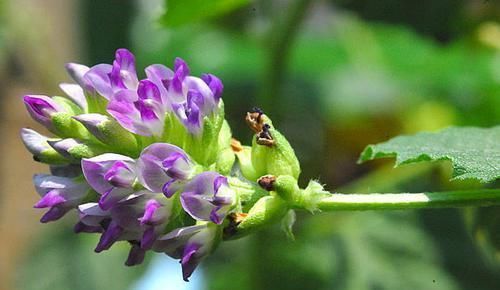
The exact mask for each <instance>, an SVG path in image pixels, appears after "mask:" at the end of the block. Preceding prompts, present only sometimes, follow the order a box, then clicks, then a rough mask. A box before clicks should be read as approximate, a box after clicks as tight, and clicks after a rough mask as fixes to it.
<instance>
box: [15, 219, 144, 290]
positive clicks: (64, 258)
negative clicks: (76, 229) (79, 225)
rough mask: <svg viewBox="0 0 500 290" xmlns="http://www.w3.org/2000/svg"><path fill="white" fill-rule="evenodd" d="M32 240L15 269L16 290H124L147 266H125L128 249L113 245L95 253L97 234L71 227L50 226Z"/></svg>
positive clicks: (120, 244)
mask: <svg viewBox="0 0 500 290" xmlns="http://www.w3.org/2000/svg"><path fill="white" fill-rule="evenodd" d="M48 227H51V229H44V231H42V232H41V233H39V234H37V235H36V236H34V237H33V240H32V242H33V248H32V250H31V251H30V253H29V255H27V260H26V261H25V263H24V265H23V267H20V268H19V269H18V270H17V285H18V288H17V289H20V290H31V289H33V290H35V289H36V290H67V289H71V290H80V289H81V290H87V289H108V290H114V289H116V290H124V289H128V288H129V287H130V286H131V285H132V284H133V282H134V281H135V280H136V279H137V278H139V277H140V275H141V274H142V272H143V271H144V270H145V269H146V267H147V264H148V263H147V261H148V259H147V260H146V261H145V263H144V264H142V265H140V266H136V267H126V266H125V265H124V262H125V260H126V259H127V255H128V249H129V246H128V245H127V243H126V242H120V243H117V244H115V245H114V246H113V247H112V248H111V249H110V250H108V251H105V252H102V253H100V254H96V253H95V252H94V251H93V249H94V247H95V245H96V244H97V240H98V237H99V236H98V235H95V234H94V235H92V234H80V235H76V234H74V233H73V231H72V229H71V227H64V226H61V225H56V224H52V225H49V226H48Z"/></svg>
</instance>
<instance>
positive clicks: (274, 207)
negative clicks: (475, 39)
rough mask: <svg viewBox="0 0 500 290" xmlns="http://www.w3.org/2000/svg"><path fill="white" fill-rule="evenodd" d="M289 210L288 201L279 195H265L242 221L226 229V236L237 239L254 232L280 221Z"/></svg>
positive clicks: (226, 237)
mask: <svg viewBox="0 0 500 290" xmlns="http://www.w3.org/2000/svg"><path fill="white" fill-rule="evenodd" d="M288 210H289V208H288V205H287V203H286V201H284V200H283V199H282V198H280V197H279V196H271V195H268V196H264V197H262V198H261V199H259V200H258V201H257V202H256V203H255V204H254V206H253V207H252V208H251V209H250V211H249V212H248V214H247V215H246V216H245V217H244V218H243V219H242V220H241V222H239V221H237V222H236V223H231V224H230V225H229V226H228V227H229V228H231V227H232V229H225V231H224V232H225V237H224V238H225V239H236V238H241V237H242V236H246V235H248V234H251V233H254V232H256V231H258V230H260V229H263V228H265V227H267V226H269V225H272V224H274V223H276V222H279V221H280V219H282V218H283V217H284V216H285V215H286V213H287V212H288Z"/></svg>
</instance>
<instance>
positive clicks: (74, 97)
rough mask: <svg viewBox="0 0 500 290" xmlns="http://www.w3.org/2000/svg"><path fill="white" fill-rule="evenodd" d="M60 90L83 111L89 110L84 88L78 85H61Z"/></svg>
mask: <svg viewBox="0 0 500 290" xmlns="http://www.w3.org/2000/svg"><path fill="white" fill-rule="evenodd" d="M59 88H61V90H62V91H63V92H64V93H65V94H66V95H67V96H68V99H69V100H71V101H73V102H74V103H75V104H76V105H78V106H79V107H80V108H81V109H82V110H84V111H86V110H87V99H85V93H84V92H83V89H82V87H80V86H79V85H77V84H66V83H62V84H59Z"/></svg>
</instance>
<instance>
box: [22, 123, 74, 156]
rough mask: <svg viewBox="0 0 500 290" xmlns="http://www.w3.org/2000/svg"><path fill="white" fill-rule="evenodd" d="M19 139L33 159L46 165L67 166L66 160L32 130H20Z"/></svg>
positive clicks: (44, 138)
mask: <svg viewBox="0 0 500 290" xmlns="http://www.w3.org/2000/svg"><path fill="white" fill-rule="evenodd" d="M21 139H22V140H23V143H24V146H25V147H26V149H28V151H29V152H31V154H33V159H35V160H36V161H39V162H43V163H48V164H67V163H68V160H67V159H65V158H64V157H63V156H62V155H61V154H59V153H58V152H57V151H56V150H54V148H52V147H51V146H50V145H49V143H47V141H48V140H49V138H48V137H45V136H43V135H41V134H39V133H37V132H36V131H34V130H31V129H27V128H23V129H21Z"/></svg>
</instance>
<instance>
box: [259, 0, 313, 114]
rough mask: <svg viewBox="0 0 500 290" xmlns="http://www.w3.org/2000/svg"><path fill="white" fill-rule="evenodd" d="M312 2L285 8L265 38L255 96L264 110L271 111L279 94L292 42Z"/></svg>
mask: <svg viewBox="0 0 500 290" xmlns="http://www.w3.org/2000/svg"><path fill="white" fill-rule="evenodd" d="M312 2H313V1H311V0H295V1H294V2H293V3H292V4H290V6H289V7H288V8H287V10H286V15H285V17H283V18H282V19H278V20H276V24H275V25H274V26H273V27H272V28H271V31H270V32H269V35H268V37H267V38H266V47H268V48H269V50H268V57H267V58H266V62H267V63H266V67H265V73H264V80H263V84H262V86H261V87H262V90H261V91H260V93H259V94H258V96H257V97H258V99H257V103H258V104H259V106H261V107H262V108H264V110H271V109H272V106H273V99H274V98H276V97H278V95H279V94H280V87H281V83H282V80H283V77H284V74H285V72H286V65H287V63H288V58H289V55H290V51H291V49H292V46H293V42H294V40H295V37H296V35H297V32H298V30H299V28H300V24H301V23H302V20H303V19H304V18H305V16H306V13H307V11H308V8H309V5H310V4H311V3H312Z"/></svg>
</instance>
